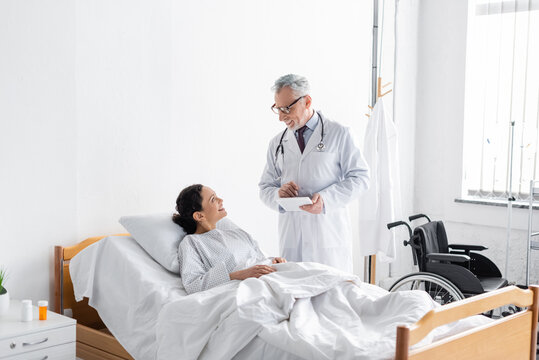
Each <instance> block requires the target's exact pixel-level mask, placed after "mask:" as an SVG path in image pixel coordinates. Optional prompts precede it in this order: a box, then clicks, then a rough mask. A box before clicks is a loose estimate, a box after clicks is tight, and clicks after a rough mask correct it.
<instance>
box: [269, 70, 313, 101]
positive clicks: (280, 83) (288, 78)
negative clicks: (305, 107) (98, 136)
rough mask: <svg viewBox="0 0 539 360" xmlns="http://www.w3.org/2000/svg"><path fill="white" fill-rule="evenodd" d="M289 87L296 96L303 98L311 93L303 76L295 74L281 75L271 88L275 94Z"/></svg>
mask: <svg viewBox="0 0 539 360" xmlns="http://www.w3.org/2000/svg"><path fill="white" fill-rule="evenodd" d="M286 86H289V87H290V88H291V89H292V91H293V92H294V94H295V95H296V96H298V97H299V96H305V95H308V94H309V92H310V91H311V87H310V86H309V81H308V80H307V78H306V77H305V76H301V75H296V74H287V75H283V76H281V77H280V78H278V79H277V80H275V84H274V85H273V86H272V87H271V90H273V91H274V92H275V93H278V92H279V91H281V89H282V88H284V87H286Z"/></svg>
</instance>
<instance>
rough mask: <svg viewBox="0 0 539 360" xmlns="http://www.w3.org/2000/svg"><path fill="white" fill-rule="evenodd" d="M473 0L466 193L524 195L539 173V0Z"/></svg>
mask: <svg viewBox="0 0 539 360" xmlns="http://www.w3.org/2000/svg"><path fill="white" fill-rule="evenodd" d="M469 4H470V5H469V6H470V9H469V13H468V36H467V41H468V42H467V51H466V92H465V122H464V151H463V157H464V159H463V160H464V161H463V165H464V169H463V170H464V171H463V195H464V196H473V197H479V198H489V199H507V197H508V195H509V193H510V190H511V192H512V195H513V196H514V197H515V198H516V199H517V200H525V199H526V198H528V196H529V194H528V193H529V182H530V180H533V179H536V180H539V164H538V155H537V150H538V140H539V137H538V131H539V130H538V129H539V126H538V124H539V0H520V1H519V0H512V1H492V0H490V1H489V0H471V1H470V2H469ZM511 124H514V126H511ZM512 132H513V134H514V136H513V146H511V133H512ZM511 162H512V181H511V177H510V171H509V169H510V163H511ZM511 183H512V186H511V189H510V184H511Z"/></svg>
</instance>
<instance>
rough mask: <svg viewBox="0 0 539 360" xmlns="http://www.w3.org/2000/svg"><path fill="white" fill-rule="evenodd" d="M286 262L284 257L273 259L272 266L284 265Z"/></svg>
mask: <svg viewBox="0 0 539 360" xmlns="http://www.w3.org/2000/svg"><path fill="white" fill-rule="evenodd" d="M285 262H286V259H285V258H282V257H274V258H273V259H271V263H272V264H282V263H285Z"/></svg>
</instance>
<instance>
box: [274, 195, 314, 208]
mask: <svg viewBox="0 0 539 360" xmlns="http://www.w3.org/2000/svg"><path fill="white" fill-rule="evenodd" d="M277 203H279V205H281V206H282V207H283V209H285V210H286V211H304V210H301V209H300V208H299V207H300V206H301V205H311V204H312V203H313V202H312V201H311V199H309V198H308V197H289V198H278V199H277Z"/></svg>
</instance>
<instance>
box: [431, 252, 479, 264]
mask: <svg viewBox="0 0 539 360" xmlns="http://www.w3.org/2000/svg"><path fill="white" fill-rule="evenodd" d="M427 259H429V260H438V261H451V262H459V263H460V262H466V261H470V257H469V256H468V255H461V254H447V253H443V254H442V253H430V254H427Z"/></svg>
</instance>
